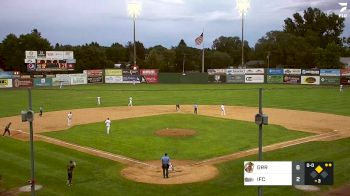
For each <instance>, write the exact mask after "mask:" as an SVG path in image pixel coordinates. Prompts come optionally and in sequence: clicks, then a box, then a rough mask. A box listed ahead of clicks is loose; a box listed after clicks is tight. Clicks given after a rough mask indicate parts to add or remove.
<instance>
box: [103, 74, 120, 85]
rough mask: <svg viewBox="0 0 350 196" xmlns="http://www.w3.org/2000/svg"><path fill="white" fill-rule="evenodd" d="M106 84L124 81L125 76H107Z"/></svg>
mask: <svg viewBox="0 0 350 196" xmlns="http://www.w3.org/2000/svg"><path fill="white" fill-rule="evenodd" d="M105 83H106V84H116V83H123V76H105Z"/></svg>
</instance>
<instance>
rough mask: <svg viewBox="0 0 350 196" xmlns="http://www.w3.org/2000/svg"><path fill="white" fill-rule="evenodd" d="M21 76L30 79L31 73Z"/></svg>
mask: <svg viewBox="0 0 350 196" xmlns="http://www.w3.org/2000/svg"><path fill="white" fill-rule="evenodd" d="M20 78H27V79H30V78H31V77H30V75H21V76H20Z"/></svg>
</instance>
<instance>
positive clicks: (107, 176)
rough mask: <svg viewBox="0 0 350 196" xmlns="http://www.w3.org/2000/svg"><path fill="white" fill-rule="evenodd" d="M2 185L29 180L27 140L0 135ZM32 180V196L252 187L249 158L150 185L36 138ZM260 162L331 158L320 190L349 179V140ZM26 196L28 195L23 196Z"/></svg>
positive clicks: (173, 195) (289, 190) (233, 191)
mask: <svg viewBox="0 0 350 196" xmlns="http://www.w3.org/2000/svg"><path fill="white" fill-rule="evenodd" d="M0 144H1V148H0V157H1V161H0V175H1V176H2V180H1V183H0V186H1V187H4V188H6V189H10V188H15V187H20V186H23V185H25V184H26V181H27V180H28V179H29V178H30V177H29V176H30V171H29V168H30V165H29V156H28V155H29V144H28V142H21V141H17V140H13V139H11V138H7V137H2V138H0ZM35 150H36V154H35V157H36V159H35V160H36V161H35V163H36V179H37V182H38V183H39V184H41V185H43V186H44V189H42V190H40V191H39V192H37V195H60V196H61V195H121V196H122V195H128V196H129V195H130V196H134V195H143V196H148V195H150V196H157V195H170V196H182V195H183V196H187V195H193V196H200V195H222V196H227V195H255V194H256V191H257V188H256V187H244V186H243V161H244V160H256V159H257V156H250V157H246V158H242V159H238V160H235V161H230V162H226V163H222V164H219V165H218V167H219V170H220V175H219V176H218V177H216V178H215V179H213V180H210V181H206V182H199V183H193V184H183V185H163V186H162V185H151V184H143V183H137V182H133V181H129V180H126V179H124V178H123V177H121V176H120V175H119V173H120V171H121V169H122V165H121V164H119V163H116V162H113V161H109V160H105V159H102V158H97V157H94V156H91V155H87V154H83V153H80V152H76V151H73V150H69V149H65V148H63V147H57V146H54V145H51V144H47V143H44V142H35ZM69 160H75V161H76V162H77V164H78V167H77V168H76V170H75V173H74V179H73V186H72V187H67V186H66V185H65V180H66V164H67V162H68V161H69ZM264 160H275V161H277V160H279V161H280V160H297V161H334V165H335V167H334V171H335V174H334V176H335V180H334V182H335V185H334V186H321V188H322V190H323V191H326V190H328V189H330V188H332V187H337V186H340V185H342V184H344V183H348V182H349V181H350V176H349V171H350V164H348V163H349V162H350V139H349V138H348V139H342V140H338V141H332V142H312V143H307V144H301V145H298V146H293V147H288V148H285V149H281V150H276V151H273V152H267V153H264ZM24 195H29V194H24ZM264 195H283V196H288V195H315V193H305V192H302V191H299V190H295V189H294V188H293V187H289V186H283V187H264Z"/></svg>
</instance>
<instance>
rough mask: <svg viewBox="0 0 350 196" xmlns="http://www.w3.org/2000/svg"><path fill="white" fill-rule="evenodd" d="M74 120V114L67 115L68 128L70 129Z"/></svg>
mask: <svg viewBox="0 0 350 196" xmlns="http://www.w3.org/2000/svg"><path fill="white" fill-rule="evenodd" d="M72 118H73V114H72V113H68V115H67V120H68V126H69V127H70V126H71V124H72Z"/></svg>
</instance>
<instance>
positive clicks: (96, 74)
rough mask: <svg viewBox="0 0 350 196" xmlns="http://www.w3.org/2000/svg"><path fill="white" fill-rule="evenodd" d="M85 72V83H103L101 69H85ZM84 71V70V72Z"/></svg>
mask: <svg viewBox="0 0 350 196" xmlns="http://www.w3.org/2000/svg"><path fill="white" fill-rule="evenodd" d="M85 71H86V74H87V83H89V84H93V83H103V70H102V69H95V70H85ZM85 71H84V72H85Z"/></svg>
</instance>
